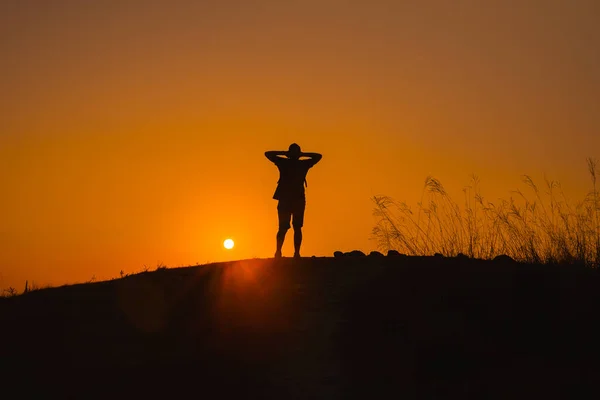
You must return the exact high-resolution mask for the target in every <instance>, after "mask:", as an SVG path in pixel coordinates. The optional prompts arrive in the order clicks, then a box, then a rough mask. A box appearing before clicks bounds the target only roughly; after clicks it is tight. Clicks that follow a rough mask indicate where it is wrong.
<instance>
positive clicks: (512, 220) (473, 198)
mask: <svg viewBox="0 0 600 400" xmlns="http://www.w3.org/2000/svg"><path fill="white" fill-rule="evenodd" d="M587 166H588V172H589V174H590V177H591V189H590V191H589V193H588V194H587V196H585V198H584V199H583V200H582V201H580V202H579V203H577V204H576V205H575V206H572V205H571V204H569V202H568V201H567V200H566V198H565V195H564V193H563V191H562V189H561V186H560V183H559V182H556V181H549V180H546V181H545V190H544V191H543V193H542V190H541V189H540V188H539V187H538V186H537V185H536V184H535V182H534V181H533V180H532V179H531V177H530V176H528V175H524V176H523V182H524V184H525V185H526V187H527V188H528V189H529V191H530V192H531V194H530V195H529V197H528V196H527V195H525V194H524V193H523V192H522V191H520V190H517V191H515V192H514V193H515V196H514V197H513V196H511V197H510V199H508V200H500V201H499V202H498V203H493V202H490V201H486V200H484V198H483V196H482V195H481V192H480V190H479V178H478V177H477V176H472V178H471V182H470V184H469V185H468V186H467V187H466V188H464V189H463V193H464V204H463V205H462V206H461V205H459V204H458V203H457V202H456V201H454V200H453V199H452V198H451V197H450V195H449V194H448V193H447V191H446V190H445V189H444V187H443V185H442V184H441V182H440V181H438V180H437V179H435V178H433V177H427V179H426V180H425V186H424V188H423V194H422V197H421V201H420V202H419V203H417V207H416V210H414V211H413V209H412V208H411V207H410V206H408V205H407V204H406V203H405V202H397V201H395V200H393V199H391V198H390V197H387V196H375V197H374V198H373V201H374V203H375V208H374V216H375V217H376V218H377V224H376V225H375V227H374V228H373V232H372V234H373V237H374V239H375V240H376V241H377V244H378V246H379V248H380V249H382V250H390V249H394V250H398V251H399V252H402V253H405V254H409V255H430V254H434V253H441V254H443V255H446V256H455V255H457V254H459V253H463V254H465V255H468V256H470V257H474V258H482V259H490V258H493V257H495V256H497V255H500V254H506V255H509V256H511V257H512V258H514V259H516V260H520V261H525V262H541V263H549V262H560V263H562V262H566V263H580V264H584V265H586V266H589V267H594V268H596V267H598V266H599V265H600V193H599V190H598V186H597V172H598V171H597V161H595V160H593V159H588V160H587Z"/></svg>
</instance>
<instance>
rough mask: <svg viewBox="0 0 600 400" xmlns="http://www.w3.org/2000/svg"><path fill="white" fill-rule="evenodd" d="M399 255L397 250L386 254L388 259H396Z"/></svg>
mask: <svg viewBox="0 0 600 400" xmlns="http://www.w3.org/2000/svg"><path fill="white" fill-rule="evenodd" d="M399 255H400V253H399V252H398V250H388V252H387V256H388V257H398V256H399Z"/></svg>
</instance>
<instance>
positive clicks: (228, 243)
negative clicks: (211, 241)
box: [223, 239, 234, 250]
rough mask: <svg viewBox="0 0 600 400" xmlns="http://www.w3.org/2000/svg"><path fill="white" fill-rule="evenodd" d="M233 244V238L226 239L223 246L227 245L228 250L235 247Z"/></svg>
mask: <svg viewBox="0 0 600 400" xmlns="http://www.w3.org/2000/svg"><path fill="white" fill-rule="evenodd" d="M233 245H234V243H233V240H231V239H226V240H225V241H224V242H223V246H224V247H225V248H226V249H227V250H231V249H233Z"/></svg>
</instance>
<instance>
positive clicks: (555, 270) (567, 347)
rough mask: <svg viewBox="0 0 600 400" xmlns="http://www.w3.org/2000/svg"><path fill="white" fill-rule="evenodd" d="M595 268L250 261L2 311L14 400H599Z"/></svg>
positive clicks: (599, 283)
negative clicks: (57, 399) (52, 399)
mask: <svg viewBox="0 0 600 400" xmlns="http://www.w3.org/2000/svg"><path fill="white" fill-rule="evenodd" d="M599 310H600V273H598V272H597V271H595V270H586V269H583V268H578V267H574V266H564V267H560V266H541V265H524V264H517V263H511V262H507V261H505V262H493V261H478V260H469V259H449V258H435V257H340V258H305V259H301V260H293V259H285V258H284V259H281V260H273V259H268V260H263V259H254V260H245V261H236V262H230V263H220V264H211V265H206V266H199V267H188V268H177V269H165V270H159V271H155V272H147V273H142V274H138V275H134V276H130V277H126V278H123V279H119V280H114V281H108V282H99V283H90V284H82V285H73V286H65V287H61V288H51V289H44V290H39V291H34V292H30V293H28V294H25V295H22V296H17V297H13V298H9V299H1V300H0V371H2V372H1V373H0V380H2V381H4V382H3V383H1V384H0V388H2V389H3V392H4V393H9V392H8V391H9V390H12V389H14V390H16V392H14V393H17V394H19V397H20V396H23V397H30V396H33V395H36V396H37V395H43V396H46V397H47V396H48V395H60V396H61V397H63V398H86V399H89V398H104V397H106V396H111V397H112V398H164V397H165V396H168V397H173V396H186V397H187V396H194V397H203V396H207V397H208V396H210V398H212V397H213V396H219V397H233V396H236V397H239V396H243V397H244V398H261V399H265V398H278V399H283V398H285V399H321V398H322V399H353V398H356V399H362V398H391V397H399V396H402V397H403V398H415V399H416V398H419V399H429V398H431V399H439V398H456V397H459V396H460V397H462V398H478V399H481V398H486V399H508V398H528V399H531V398H545V399H548V398H571V399H572V398H599V397H598V395H599V394H600V385H599V383H600V345H599V343H600V340H599V339H600V323H599V315H600V313H599Z"/></svg>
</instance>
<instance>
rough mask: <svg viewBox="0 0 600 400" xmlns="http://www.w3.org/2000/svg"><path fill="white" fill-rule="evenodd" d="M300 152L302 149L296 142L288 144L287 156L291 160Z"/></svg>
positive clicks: (298, 155) (298, 156) (295, 158)
mask: <svg viewBox="0 0 600 400" xmlns="http://www.w3.org/2000/svg"><path fill="white" fill-rule="evenodd" d="M301 153H302V150H301V149H300V146H298V145H297V144H296V143H292V144H290V147H289V149H288V154H287V156H288V158H291V159H292V160H297V159H299V158H300V154H301Z"/></svg>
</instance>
